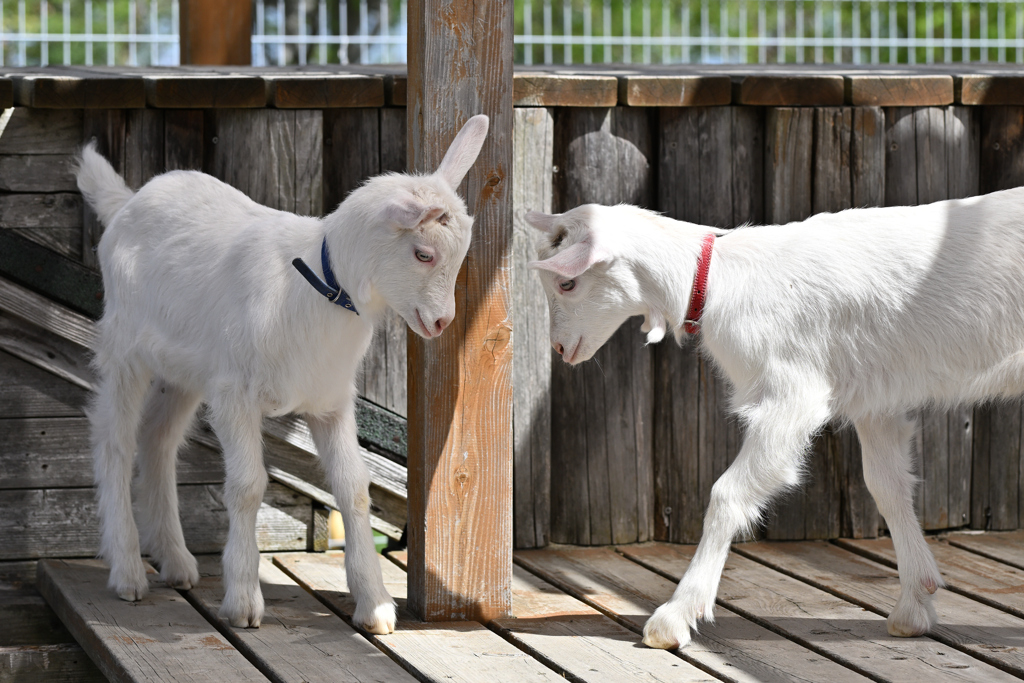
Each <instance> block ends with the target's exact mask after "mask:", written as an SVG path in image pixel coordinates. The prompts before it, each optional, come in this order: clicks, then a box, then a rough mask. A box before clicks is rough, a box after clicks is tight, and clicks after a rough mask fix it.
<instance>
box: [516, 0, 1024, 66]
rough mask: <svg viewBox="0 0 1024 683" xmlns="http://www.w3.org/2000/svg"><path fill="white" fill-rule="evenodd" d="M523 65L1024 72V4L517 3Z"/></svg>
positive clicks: (904, 0) (852, 0) (820, 0)
mask: <svg viewBox="0 0 1024 683" xmlns="http://www.w3.org/2000/svg"><path fill="white" fill-rule="evenodd" d="M515 16H516V36H515V44H516V61H517V62H518V63H525V64H535V63H539V64H578V63H584V64H591V63H602V62H624V63H643V64H650V63H660V64H676V63H704V64H709V63H761V64H765V63H771V64H776V63H804V62H810V63H818V64H823V63H825V64H837V63H842V64H915V63H935V62H946V63H949V62H1008V61H1009V62H1016V63H1018V64H1020V63H1024V2H1006V1H1005V0H971V1H970V2H920V1H914V0H899V1H892V2H885V1H883V0H611V1H607V0H561V2H560V3H559V2H557V1H555V2H553V1H552V0H520V1H519V2H518V3H517V4H516V15H515Z"/></svg>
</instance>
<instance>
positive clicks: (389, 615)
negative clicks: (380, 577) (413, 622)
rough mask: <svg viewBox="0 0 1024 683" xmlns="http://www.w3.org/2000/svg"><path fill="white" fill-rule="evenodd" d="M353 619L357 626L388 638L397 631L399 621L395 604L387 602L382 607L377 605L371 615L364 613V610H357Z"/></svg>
mask: <svg viewBox="0 0 1024 683" xmlns="http://www.w3.org/2000/svg"><path fill="white" fill-rule="evenodd" d="M353 618H354V620H355V622H356V623H357V624H359V625H360V626H362V627H363V628H364V629H366V630H367V631H369V632H370V633H373V634H375V635H378V636H386V635H387V634H389V633H393V632H394V630H395V622H396V621H397V617H396V615H395V604H394V603H392V602H386V603H384V604H382V605H377V606H376V607H374V608H373V609H372V611H370V613H369V614H365V613H362V610H360V609H358V608H357V609H356V613H355V615H354V617H353Z"/></svg>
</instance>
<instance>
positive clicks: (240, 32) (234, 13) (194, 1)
mask: <svg viewBox="0 0 1024 683" xmlns="http://www.w3.org/2000/svg"><path fill="white" fill-rule="evenodd" d="M180 12H181V18H180V20H179V23H180V28H179V33H180V35H181V63H182V64H211V65H217V64H251V63H252V0H216V1H215V2H211V0H181V9H180Z"/></svg>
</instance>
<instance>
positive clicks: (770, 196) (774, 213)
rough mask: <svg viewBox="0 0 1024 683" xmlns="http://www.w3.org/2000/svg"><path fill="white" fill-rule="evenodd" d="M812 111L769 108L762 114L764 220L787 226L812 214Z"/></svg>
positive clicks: (806, 109)
mask: <svg viewBox="0 0 1024 683" xmlns="http://www.w3.org/2000/svg"><path fill="white" fill-rule="evenodd" d="M813 135H814V110H813V109H808V108H799V109H796V108H771V109H768V110H767V113H766V115H765V165H764V169H765V178H764V193H765V220H766V221H768V222H769V223H788V222H790V221H799V220H803V219H805V218H807V217H809V216H810V215H811V211H812V195H811V188H812V187H813V185H812V182H811V176H812V168H813V165H812V158H811V145H808V144H806V143H807V141H808V140H810V139H812V137H813Z"/></svg>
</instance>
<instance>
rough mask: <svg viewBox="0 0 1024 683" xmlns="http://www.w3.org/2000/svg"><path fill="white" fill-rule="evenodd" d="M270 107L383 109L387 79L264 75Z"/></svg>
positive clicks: (317, 75)
mask: <svg viewBox="0 0 1024 683" xmlns="http://www.w3.org/2000/svg"><path fill="white" fill-rule="evenodd" d="M261 75H262V77H263V82H264V83H265V84H266V88H267V105H268V106H271V107H277V108H278V109H330V108H334V107H383V106H384V79H383V77H381V76H366V75H362V74H335V73H316V72H303V73H296V74H273V75H271V74H266V73H264V74H261Z"/></svg>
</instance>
